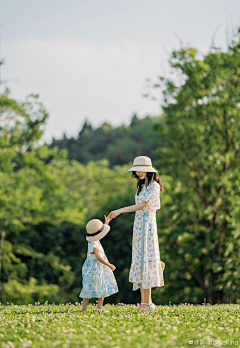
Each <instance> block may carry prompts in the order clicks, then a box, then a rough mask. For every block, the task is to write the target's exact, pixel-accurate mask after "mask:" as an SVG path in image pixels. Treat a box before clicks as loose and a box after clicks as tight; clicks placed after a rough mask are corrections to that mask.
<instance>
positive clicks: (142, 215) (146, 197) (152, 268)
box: [129, 181, 164, 290]
mask: <svg viewBox="0 0 240 348" xmlns="http://www.w3.org/2000/svg"><path fill="white" fill-rule="evenodd" d="M142 201H146V202H147V205H146V206H145V207H144V208H143V209H142V210H138V211H136V215H135V220H134V227H133V243H132V264H131V269H130V274H129V281H130V282H131V283H133V290H137V289H138V288H139V286H138V284H142V288H143V289H149V288H153V287H156V286H158V287H160V286H164V279H163V271H162V267H161V262H160V252H159V244H158V233H157V223H156V210H157V209H160V186H159V184H158V183H157V182H156V181H153V182H152V183H150V184H149V185H148V186H147V185H143V186H142V190H141V192H140V193H139V195H137V193H136V195H135V202H136V204H139V203H141V202H142Z"/></svg>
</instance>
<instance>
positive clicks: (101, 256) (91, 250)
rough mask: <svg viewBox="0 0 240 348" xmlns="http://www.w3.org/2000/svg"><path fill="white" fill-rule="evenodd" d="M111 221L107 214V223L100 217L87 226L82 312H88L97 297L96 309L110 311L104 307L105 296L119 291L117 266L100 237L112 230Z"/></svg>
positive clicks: (81, 294) (81, 295)
mask: <svg viewBox="0 0 240 348" xmlns="http://www.w3.org/2000/svg"><path fill="white" fill-rule="evenodd" d="M110 221H111V219H109V218H107V217H106V216H105V224H103V223H102V222H101V221H100V220H98V219H93V220H91V221H89V222H88V224H87V226H86V229H87V236H86V239H87V241H88V253H87V258H86V260H85V262H84V265H83V269H82V277H83V288H82V291H81V293H80V295H79V297H82V298H83V306H82V312H86V310H87V305H88V301H89V299H90V298H97V299H98V305H97V309H96V310H97V311H98V312H105V313H108V311H107V310H105V309H104V308H103V300H104V297H108V296H111V295H113V294H115V293H116V292H118V286H117V282H116V279H115V277H114V275H113V271H114V270H115V269H116V267H115V266H114V265H112V264H111V263H109V262H108V259H107V257H106V255H105V253H104V250H103V247H102V245H101V243H100V239H102V238H103V237H105V236H106V234H107V233H108V232H109V231H110V227H109V225H108V223H109V222H110Z"/></svg>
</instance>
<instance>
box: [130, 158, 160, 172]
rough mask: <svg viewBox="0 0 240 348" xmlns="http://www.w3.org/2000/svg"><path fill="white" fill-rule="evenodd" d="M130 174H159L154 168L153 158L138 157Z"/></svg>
mask: <svg viewBox="0 0 240 348" xmlns="http://www.w3.org/2000/svg"><path fill="white" fill-rule="evenodd" d="M128 172H152V173H157V171H156V169H154V168H153V166H152V161H151V158H149V157H146V156H138V157H136V158H134V161H133V166H132V168H130V169H129V170H128Z"/></svg>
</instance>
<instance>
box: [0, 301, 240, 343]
mask: <svg viewBox="0 0 240 348" xmlns="http://www.w3.org/2000/svg"><path fill="white" fill-rule="evenodd" d="M105 308H106V309H109V311H110V313H109V314H106V313H102V314H99V313H97V312H96V311H95V306H94V305H91V304H90V305H89V307H88V311H87V313H86V314H82V313H81V306H80V305H79V304H77V303H76V304H75V305H73V304H67V305H54V304H53V305H48V304H47V303H46V304H45V305H39V304H36V305H35V306H33V305H25V306H15V305H8V306H3V305H2V306H0V347H4V348H7V347H8V348H15V347H21V348H24V347H37V348H39V347H44V348H45V347H51V348H53V347H64V348H71V347H73V348H76V347H81V348H85V347H86V348H88V347H91V348H98V347H102V348H105V347H115V348H117V347H119V348H123V347H131V348H132V347H136V348H143V347H147V348H152V347H156V348H158V347H189V346H194V347H195V346H203V345H205V346H215V347H216V346H217V347H220V346H222V345H224V341H225V340H229V343H228V344H225V345H227V346H229V345H230V346H233V345H234V346H236V343H235V342H236V341H238V343H237V344H239V345H240V330H239V321H240V312H239V309H240V305H234V304H224V305H214V306H211V305H189V304H185V305H184V304H181V305H178V306H175V305H173V306H156V310H155V312H141V313H140V312H138V311H137V306H135V305H123V304H120V305H118V306H114V305H106V306H105ZM201 340H205V344H204V341H201ZM214 340H218V342H216V341H214ZM189 341H191V342H190V343H188V342H189ZM192 341H193V342H192ZM207 341H208V342H207ZM230 341H234V342H233V343H231V342H230Z"/></svg>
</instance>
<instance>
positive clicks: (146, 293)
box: [138, 284, 152, 310]
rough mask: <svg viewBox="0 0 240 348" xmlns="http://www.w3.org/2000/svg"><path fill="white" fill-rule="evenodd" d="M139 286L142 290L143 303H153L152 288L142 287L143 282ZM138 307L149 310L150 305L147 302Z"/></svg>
mask: <svg viewBox="0 0 240 348" xmlns="http://www.w3.org/2000/svg"><path fill="white" fill-rule="evenodd" d="M139 286H140V291H141V303H152V297H151V288H150V289H142V284H139ZM138 309H143V310H148V309H149V306H148V305H145V304H141V305H140V306H139V308H138Z"/></svg>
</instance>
